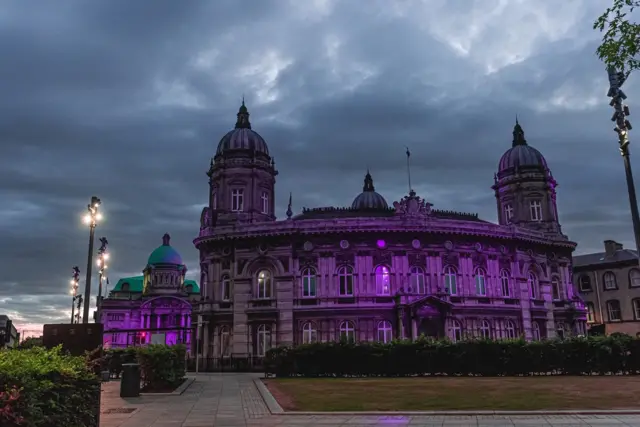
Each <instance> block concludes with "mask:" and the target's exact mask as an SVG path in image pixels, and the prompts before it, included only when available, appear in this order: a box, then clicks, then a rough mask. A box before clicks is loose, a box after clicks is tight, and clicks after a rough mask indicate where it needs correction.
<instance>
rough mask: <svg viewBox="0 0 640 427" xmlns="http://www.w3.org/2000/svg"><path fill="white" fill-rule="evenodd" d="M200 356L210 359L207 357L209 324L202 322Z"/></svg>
mask: <svg viewBox="0 0 640 427" xmlns="http://www.w3.org/2000/svg"><path fill="white" fill-rule="evenodd" d="M202 356H203V357H211V356H210V355H209V322H208V321H206V322H204V325H202Z"/></svg>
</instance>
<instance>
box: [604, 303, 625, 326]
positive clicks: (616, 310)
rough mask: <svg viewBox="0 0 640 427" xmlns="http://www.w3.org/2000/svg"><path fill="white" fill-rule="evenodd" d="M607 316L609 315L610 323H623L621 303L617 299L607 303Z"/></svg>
mask: <svg viewBox="0 0 640 427" xmlns="http://www.w3.org/2000/svg"><path fill="white" fill-rule="evenodd" d="M607 314H608V315H609V321H610V322H619V321H621V320H622V313H621V311H620V301H618V300H617V299H612V300H609V301H607Z"/></svg>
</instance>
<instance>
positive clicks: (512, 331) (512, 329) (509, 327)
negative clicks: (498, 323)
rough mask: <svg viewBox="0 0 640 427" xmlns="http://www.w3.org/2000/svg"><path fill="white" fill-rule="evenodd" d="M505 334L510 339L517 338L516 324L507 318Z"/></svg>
mask: <svg viewBox="0 0 640 427" xmlns="http://www.w3.org/2000/svg"><path fill="white" fill-rule="evenodd" d="M505 336H506V338H507V339H510V340H514V339H516V326H515V325H514V324H513V321H511V320H507V321H506V323H505Z"/></svg>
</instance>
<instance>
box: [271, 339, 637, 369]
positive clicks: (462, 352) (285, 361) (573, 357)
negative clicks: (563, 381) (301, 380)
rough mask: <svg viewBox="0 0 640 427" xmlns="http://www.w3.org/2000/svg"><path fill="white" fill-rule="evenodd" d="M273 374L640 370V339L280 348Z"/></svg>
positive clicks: (273, 360)
mask: <svg viewBox="0 0 640 427" xmlns="http://www.w3.org/2000/svg"><path fill="white" fill-rule="evenodd" d="M265 369H266V371H267V372H268V373H273V374H275V375H276V376H282V377H286V376H304V377H317V376H339V377H343V376H408V375H476V376H516V375H593V374H599V375H606V374H639V373H640V339H637V338H632V337H630V336H628V335H612V336H609V337H588V338H571V339H566V340H547V341H537V342H526V341H524V340H500V341H490V340H469V341H461V342H457V343H453V342H451V341H448V340H443V341H435V340H431V339H425V338H424V337H421V338H420V339H418V340H416V341H394V342H392V343H389V344H383V343H359V344H355V343H347V342H328V343H314V344H306V345H300V346H297V347H278V348H275V349H272V350H270V351H269V352H268V353H267V355H266V358H265Z"/></svg>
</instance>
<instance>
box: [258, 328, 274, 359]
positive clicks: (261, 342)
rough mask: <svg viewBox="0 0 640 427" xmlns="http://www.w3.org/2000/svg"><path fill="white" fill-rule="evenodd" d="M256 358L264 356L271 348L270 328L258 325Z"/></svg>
mask: <svg viewBox="0 0 640 427" xmlns="http://www.w3.org/2000/svg"><path fill="white" fill-rule="evenodd" d="M257 338H258V348H257V353H258V356H264V355H265V354H266V353H267V351H268V350H269V349H270V348H271V326H269V325H260V326H258V333H257Z"/></svg>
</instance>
